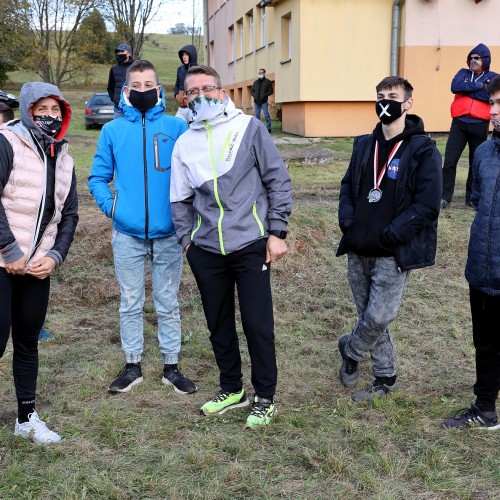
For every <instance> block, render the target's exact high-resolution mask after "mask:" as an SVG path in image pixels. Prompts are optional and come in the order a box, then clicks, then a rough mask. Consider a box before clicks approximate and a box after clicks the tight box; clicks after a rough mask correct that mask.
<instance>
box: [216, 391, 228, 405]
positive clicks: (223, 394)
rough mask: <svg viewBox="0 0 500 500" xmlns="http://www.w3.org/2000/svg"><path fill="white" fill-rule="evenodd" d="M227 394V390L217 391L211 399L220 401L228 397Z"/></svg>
mask: <svg viewBox="0 0 500 500" xmlns="http://www.w3.org/2000/svg"><path fill="white" fill-rule="evenodd" d="M229 394H230V393H229V392H224V391H219V392H218V393H217V395H216V396H215V397H214V399H213V401H214V403H220V402H222V401H224V400H226V399H227V398H228V397H229Z"/></svg>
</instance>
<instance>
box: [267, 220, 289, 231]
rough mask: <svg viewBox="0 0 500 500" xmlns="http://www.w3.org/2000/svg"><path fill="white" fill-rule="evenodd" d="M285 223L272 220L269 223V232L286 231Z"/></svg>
mask: <svg viewBox="0 0 500 500" xmlns="http://www.w3.org/2000/svg"><path fill="white" fill-rule="evenodd" d="M286 228H287V224H286V222H283V221H282V220H278V219H272V220H270V221H269V231H286V230H287V229H286Z"/></svg>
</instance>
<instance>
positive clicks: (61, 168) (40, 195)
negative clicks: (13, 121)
mask: <svg viewBox="0 0 500 500" xmlns="http://www.w3.org/2000/svg"><path fill="white" fill-rule="evenodd" d="M0 133H2V134H3V135H4V136H5V138H6V139H7V140H8V141H9V143H10V144H11V146H12V149H13V151H14V162H13V167H12V171H11V173H10V176H9V179H8V181H7V184H6V185H5V188H4V190H3V194H2V198H1V201H2V204H3V206H4V209H5V213H6V215H7V220H8V222H9V228H10V230H11V231H12V233H13V234H14V237H15V238H16V242H17V244H18V245H19V247H20V248H21V250H22V251H23V253H24V255H26V258H27V260H28V262H27V263H28V264H29V262H30V261H33V260H37V259H40V258H42V257H44V256H45V255H47V253H48V251H49V250H51V249H52V247H53V246H54V242H55V239H56V235H57V225H58V224H59V222H60V221H61V212H62V209H63V206H64V202H65V201H66V198H67V196H68V194H69V190H70V188H71V179H72V175H73V159H72V158H71V156H69V155H68V145H67V144H64V145H63V147H62V149H61V151H60V152H59V154H58V156H57V160H56V170H55V190H54V205H55V211H54V215H53V217H52V219H51V220H50V222H49V224H48V225H47V227H46V228H45V231H44V233H43V236H42V238H41V240H40V242H39V244H38V246H37V247H36V248H35V243H36V241H37V239H38V232H39V229H40V224H41V219H42V215H43V213H42V211H41V207H43V204H44V201H45V183H46V179H47V175H46V168H47V165H46V163H45V162H44V161H43V160H42V159H41V158H40V156H39V155H38V153H37V152H36V150H34V149H33V145H32V144H31V142H30V140H29V138H28V137H20V136H18V135H17V134H15V133H14V132H12V131H11V130H9V129H6V128H2V130H1V131H0ZM0 266H1V267H5V262H4V260H3V258H2V257H1V254H0Z"/></svg>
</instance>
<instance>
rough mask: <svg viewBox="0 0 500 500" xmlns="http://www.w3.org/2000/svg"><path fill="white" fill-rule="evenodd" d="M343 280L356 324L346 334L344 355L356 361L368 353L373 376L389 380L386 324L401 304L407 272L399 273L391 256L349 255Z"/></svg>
mask: <svg viewBox="0 0 500 500" xmlns="http://www.w3.org/2000/svg"><path fill="white" fill-rule="evenodd" d="M347 278H348V280H349V284H350V285H351V290H352V295H353V297H354V302H355V304H356V309H357V311H358V322H357V324H356V326H355V327H354V330H353V331H352V333H351V334H350V335H349V339H348V342H347V348H346V354H347V355H348V356H349V357H350V358H352V359H354V360H356V361H360V360H362V359H363V358H364V357H365V356H366V354H367V353H368V352H370V354H371V359H372V367H373V374H374V375H375V377H392V376H394V375H396V361H395V359H394V347H393V344H392V335H391V332H390V330H389V324H390V323H391V322H392V321H394V319H395V318H396V315H397V313H398V310H399V306H400V305H401V300H402V299H403V293H404V291H405V287H406V280H407V278H408V271H406V272H401V271H400V270H399V268H398V265H397V262H396V259H395V258H394V257H362V256H360V255H357V254H355V253H353V252H349V254H348V265H347Z"/></svg>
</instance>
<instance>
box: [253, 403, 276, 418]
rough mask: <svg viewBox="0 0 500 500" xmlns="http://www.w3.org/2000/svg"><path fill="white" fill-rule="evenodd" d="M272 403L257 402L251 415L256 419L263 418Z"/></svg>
mask: <svg viewBox="0 0 500 500" xmlns="http://www.w3.org/2000/svg"><path fill="white" fill-rule="evenodd" d="M271 405H272V403H265V402H264V401H256V402H255V403H254V404H253V406H252V411H251V414H252V415H255V416H256V417H263V416H264V415H265V414H266V412H267V410H269V407H270V406H271Z"/></svg>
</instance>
